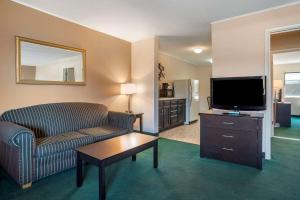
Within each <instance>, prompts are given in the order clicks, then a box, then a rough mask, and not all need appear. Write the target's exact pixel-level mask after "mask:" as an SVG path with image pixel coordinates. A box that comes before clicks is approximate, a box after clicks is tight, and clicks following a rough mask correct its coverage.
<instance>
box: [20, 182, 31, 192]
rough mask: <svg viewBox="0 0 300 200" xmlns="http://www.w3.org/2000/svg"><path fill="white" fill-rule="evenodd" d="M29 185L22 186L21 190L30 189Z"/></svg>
mask: <svg viewBox="0 0 300 200" xmlns="http://www.w3.org/2000/svg"><path fill="white" fill-rule="evenodd" d="M31 185H32V183H27V184H25V185H22V189H23V190H26V189H28V188H30V187H31Z"/></svg>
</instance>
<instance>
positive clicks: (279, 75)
mask: <svg viewBox="0 0 300 200" xmlns="http://www.w3.org/2000/svg"><path fill="white" fill-rule="evenodd" d="M285 72H300V63H295V64H282V65H274V67H273V79H274V80H281V81H282V83H284V73H285ZM283 94H284V88H283ZM282 98H283V99H284V101H286V102H290V103H291V104H292V115H300V98H295V97H294V98H293V97H290V98H284V95H282Z"/></svg>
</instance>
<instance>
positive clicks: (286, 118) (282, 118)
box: [274, 102, 291, 127]
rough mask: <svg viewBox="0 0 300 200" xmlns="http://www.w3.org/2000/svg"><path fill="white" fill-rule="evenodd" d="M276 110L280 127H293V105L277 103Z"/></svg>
mask: <svg viewBox="0 0 300 200" xmlns="http://www.w3.org/2000/svg"><path fill="white" fill-rule="evenodd" d="M274 108H275V109H274V110H275V112H274V113H275V122H276V123H277V124H278V125H279V127H291V103H288V102H277V103H275V105H274Z"/></svg>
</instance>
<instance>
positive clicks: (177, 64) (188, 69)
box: [158, 53, 212, 112]
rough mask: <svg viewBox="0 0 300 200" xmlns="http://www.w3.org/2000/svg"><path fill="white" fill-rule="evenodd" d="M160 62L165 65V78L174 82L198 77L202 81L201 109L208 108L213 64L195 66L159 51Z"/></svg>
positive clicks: (164, 80)
mask: <svg viewBox="0 0 300 200" xmlns="http://www.w3.org/2000/svg"><path fill="white" fill-rule="evenodd" d="M158 62H159V63H160V64H161V65H162V66H164V67H165V72H164V73H165V79H163V80H161V82H172V81H174V80H182V79H197V80H199V83H200V102H199V111H200V112H205V111H207V110H208V105H207V97H208V96H210V78H211V70H212V67H211V66H195V65H192V64H190V63H187V62H185V61H182V60H180V59H178V58H175V57H173V56H170V55H167V54H165V53H159V56H158Z"/></svg>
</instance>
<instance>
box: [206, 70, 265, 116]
mask: <svg viewBox="0 0 300 200" xmlns="http://www.w3.org/2000/svg"><path fill="white" fill-rule="evenodd" d="M265 83H266V77H264V76H255V77H253V76H252V77H231V78H212V79H211V107H212V108H217V109H225V110H265V109H266V87H265Z"/></svg>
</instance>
